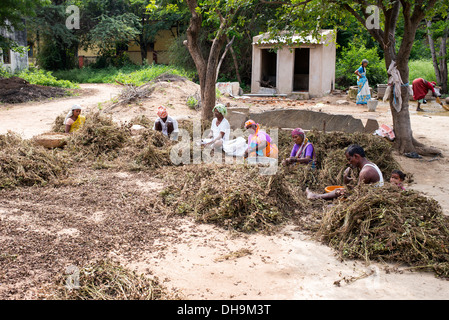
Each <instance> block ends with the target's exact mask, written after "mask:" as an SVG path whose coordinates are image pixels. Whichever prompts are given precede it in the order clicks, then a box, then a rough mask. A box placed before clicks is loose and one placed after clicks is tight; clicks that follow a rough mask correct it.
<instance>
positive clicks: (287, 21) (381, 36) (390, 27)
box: [266, 0, 448, 154]
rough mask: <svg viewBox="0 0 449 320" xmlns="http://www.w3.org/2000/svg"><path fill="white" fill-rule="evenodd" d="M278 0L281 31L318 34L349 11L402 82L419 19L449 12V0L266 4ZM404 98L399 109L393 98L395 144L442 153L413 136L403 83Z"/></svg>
mask: <svg viewBox="0 0 449 320" xmlns="http://www.w3.org/2000/svg"><path fill="white" fill-rule="evenodd" d="M279 2H281V3H282V4H283V5H282V7H281V8H280V9H278V10H277V14H278V19H276V20H274V21H272V24H271V31H272V32H273V33H276V34H279V33H280V32H281V31H285V30H286V31H288V32H291V33H294V32H298V31H299V32H300V34H312V35H315V36H316V35H317V34H318V31H319V29H320V28H321V27H322V26H323V25H325V24H326V22H327V21H329V19H335V20H344V19H346V18H347V16H348V15H350V16H352V17H355V18H356V19H357V21H359V23H360V24H361V25H362V26H363V27H364V28H366V30H367V31H368V33H369V34H370V35H371V37H372V38H373V39H374V40H375V41H376V42H378V43H379V45H380V47H381V48H382V49H383V52H384V58H385V67H386V69H387V70H388V68H389V66H390V64H391V63H392V62H393V61H394V62H395V64H396V66H397V69H398V71H399V73H400V76H401V79H402V82H403V83H405V84H407V83H409V67H408V62H409V59H410V53H411V50H412V47H413V43H414V40H415V35H416V31H417V29H418V27H419V25H420V23H421V22H422V21H423V19H424V18H425V17H426V15H430V14H432V10H433V9H438V10H439V11H440V12H447V9H448V2H447V1H445V0H417V1H409V0H377V1H365V0H357V1H346V0H329V1H317V0H289V1H277V0H273V1H266V3H267V4H272V3H273V4H279ZM373 9H374V12H373ZM376 12H378V13H379V15H378V16H376ZM377 17H378V19H377ZM401 21H402V22H401ZM399 22H401V23H403V26H404V27H403V29H402V30H399V29H398V28H397V27H398V24H399ZM401 100H402V105H401V106H400V109H399V110H396V108H395V107H394V103H393V99H390V109H391V113H392V117H393V126H394V130H395V135H396V139H395V146H396V148H397V149H398V150H399V151H400V152H401V153H402V152H418V153H421V154H435V153H439V152H440V151H439V150H435V149H434V148H429V147H426V146H425V145H423V144H422V143H419V142H418V141H416V140H415V139H414V137H413V134H412V129H411V122H410V114H409V106H408V101H409V91H408V87H407V86H403V87H402V86H401Z"/></svg>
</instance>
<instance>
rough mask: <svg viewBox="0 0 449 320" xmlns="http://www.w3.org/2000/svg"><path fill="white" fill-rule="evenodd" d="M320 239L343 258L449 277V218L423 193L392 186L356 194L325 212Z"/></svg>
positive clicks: (369, 188)
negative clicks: (399, 264) (431, 272)
mask: <svg viewBox="0 0 449 320" xmlns="http://www.w3.org/2000/svg"><path fill="white" fill-rule="evenodd" d="M318 235H319V237H320V238H321V240H323V241H324V242H325V243H326V244H328V245H329V246H331V247H333V248H335V249H336V250H337V251H338V253H339V254H340V256H341V257H342V258H349V259H362V260H365V261H370V260H376V261H386V262H394V263H402V264H407V265H409V266H412V269H432V270H433V271H435V273H436V274H437V275H439V276H441V277H445V278H448V277H449V251H448V248H449V217H447V216H445V215H444V214H443V213H442V210H441V207H440V205H439V204H438V202H437V201H435V200H433V199H431V198H428V197H425V196H423V195H421V194H419V193H418V192H414V191H401V190H400V189H399V188H397V187H395V186H391V185H387V186H385V187H383V188H375V187H372V186H365V187H363V188H357V189H354V191H353V193H352V194H351V195H350V196H349V197H348V198H346V199H342V200H340V201H337V202H336V203H335V205H334V206H333V207H331V208H330V209H329V210H327V211H326V212H325V214H324V216H323V219H322V222H321V227H320V229H319V231H318Z"/></svg>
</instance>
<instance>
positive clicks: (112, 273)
mask: <svg viewBox="0 0 449 320" xmlns="http://www.w3.org/2000/svg"><path fill="white" fill-rule="evenodd" d="M71 271H72V272H71V273H70V274H69V275H64V276H61V277H60V279H59V280H58V283H57V284H56V285H55V286H53V287H52V288H49V289H47V290H48V291H49V292H48V293H45V294H43V295H45V298H47V299H52V300H158V299H163V298H164V295H165V294H166V293H165V292H164V289H163V288H162V287H161V286H160V285H159V284H158V283H157V282H156V281H153V280H150V279H148V278H146V277H144V276H143V275H137V274H136V273H135V272H132V271H130V270H127V269H125V268H124V267H122V266H121V265H120V264H118V263H115V262H112V261H109V260H100V261H98V262H95V263H93V264H91V265H88V266H86V267H84V268H82V269H80V270H79V273H78V270H71ZM73 271H77V272H73Z"/></svg>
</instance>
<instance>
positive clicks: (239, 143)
mask: <svg viewBox="0 0 449 320" xmlns="http://www.w3.org/2000/svg"><path fill="white" fill-rule="evenodd" d="M247 146H248V145H247V143H246V139H245V138H243V137H238V138H237V139H233V140H228V141H224V142H223V151H224V152H225V153H226V154H227V155H228V156H236V157H243V156H244V155H245V151H246V148H247Z"/></svg>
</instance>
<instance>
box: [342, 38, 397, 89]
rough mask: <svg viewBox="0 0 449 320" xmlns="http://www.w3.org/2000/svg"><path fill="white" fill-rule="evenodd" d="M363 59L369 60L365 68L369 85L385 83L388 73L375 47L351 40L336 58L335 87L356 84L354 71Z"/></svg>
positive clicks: (373, 86)
mask: <svg viewBox="0 0 449 320" xmlns="http://www.w3.org/2000/svg"><path fill="white" fill-rule="evenodd" d="M363 59H367V60H368V61H369V63H368V66H367V68H366V77H367V78H368V83H369V85H370V87H372V88H375V87H376V86H377V84H381V83H387V80H388V75H387V70H386V68H385V62H384V60H381V59H380V58H379V55H378V54H377V50H376V48H371V49H367V48H366V47H365V45H363V44H362V45H357V44H354V43H352V42H350V43H349V46H348V47H346V48H343V49H342V51H341V55H340V57H339V58H337V63H336V70H335V83H336V87H337V88H343V89H345V88H348V87H350V86H355V85H357V76H356V75H355V74H354V71H355V70H357V69H358V68H359V67H360V63H361V62H362V60H363Z"/></svg>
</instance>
